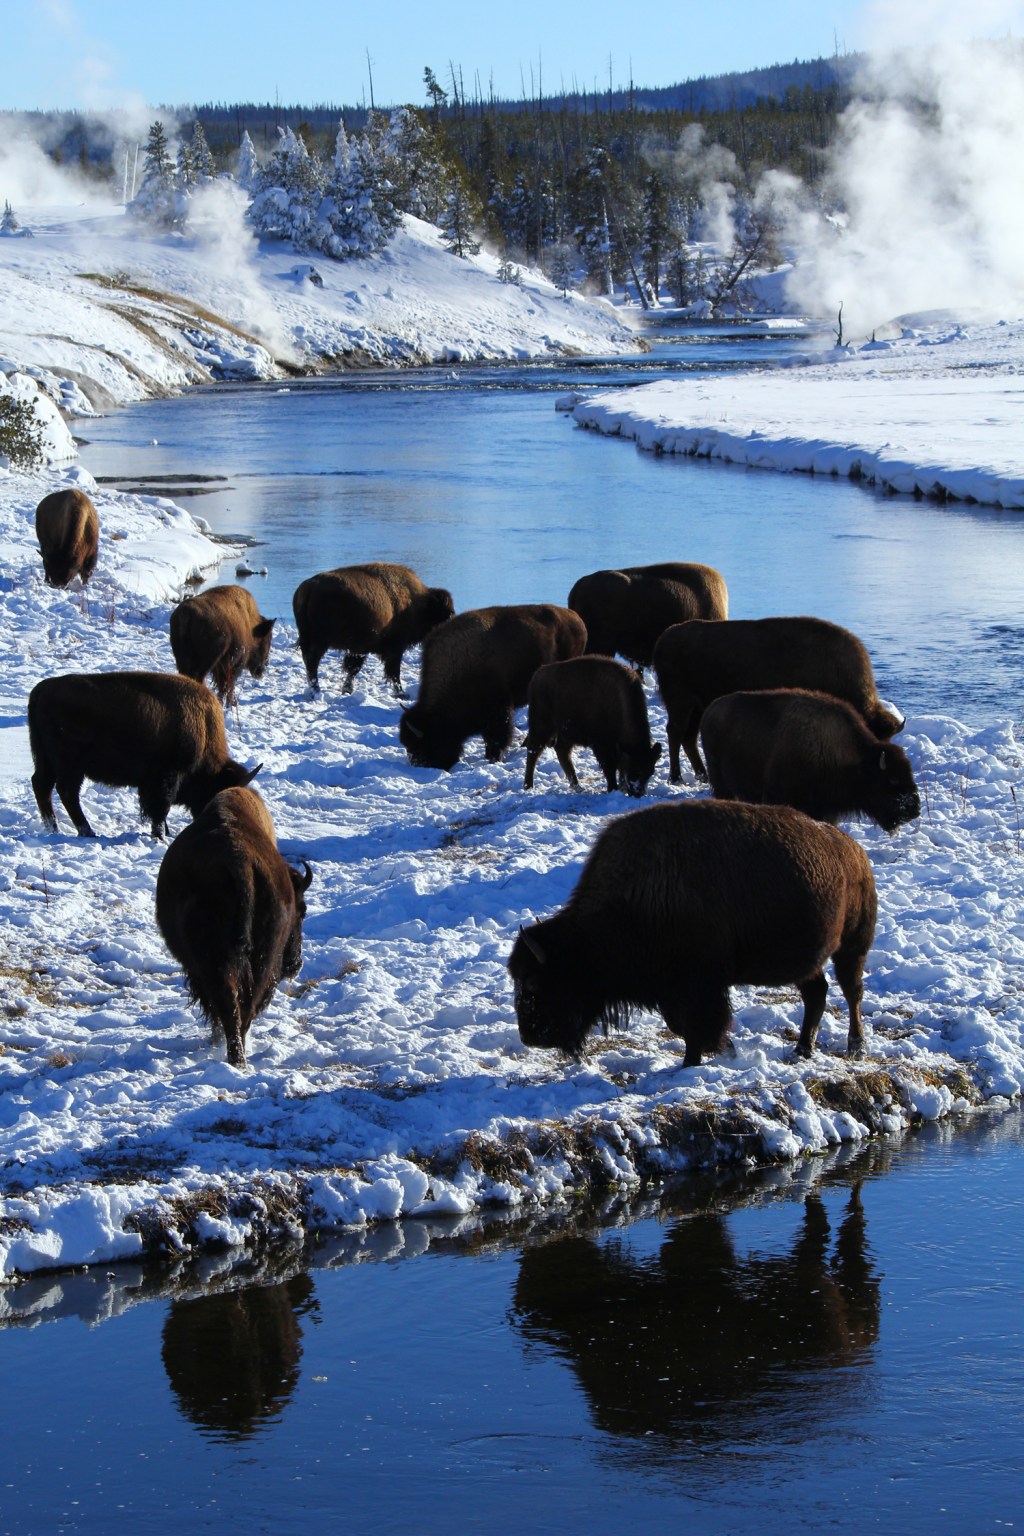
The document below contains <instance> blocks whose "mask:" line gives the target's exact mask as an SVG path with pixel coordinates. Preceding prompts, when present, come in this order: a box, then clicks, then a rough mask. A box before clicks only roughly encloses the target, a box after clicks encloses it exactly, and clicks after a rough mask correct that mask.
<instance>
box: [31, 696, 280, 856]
mask: <svg viewBox="0 0 1024 1536" xmlns="http://www.w3.org/2000/svg"><path fill="white" fill-rule="evenodd" d="M28 736H29V745H30V747H31V748H32V760H33V762H34V764H35V773H34V774H33V775H32V789H33V791H34V793H35V797H36V804H37V805H38V806H39V812H40V815H41V816H42V818H43V820H44V822H45V823H46V825H47V826H48V827H49V828H50V829H51V831H56V828H57V818H56V816H55V815H54V811H53V791H54V788H56V790H57V793H58V795H59V796H60V798H61V801H62V803H63V805H64V809H65V810H66V811H67V813H68V815H69V816H70V817H71V820H72V821H73V822H74V824H75V826H76V827H77V828H78V832H79V834H80V836H82V837H93V836H95V834H94V832H93V829H92V827H91V826H90V825H89V823H88V821H87V820H86V817H85V813H84V811H83V810H82V805H81V801H80V800H79V791H80V790H81V788H82V782H83V780H85V779H94V780H95V781H96V783H97V784H110V785H115V786H121V787H124V788H135V789H137V790H138V792H139V804H140V806H141V807H142V814H143V816H146V817H148V818H149V820H150V823H151V825H152V829H153V836H154V837H161V836H162V835H163V833H164V832H165V831H166V830H167V813H168V811H169V810H170V808H171V806H172V805H184V806H187V807H188V809H189V810H190V811H191V813H192V815H193V816H195V815H197V814H198V813H199V812H200V811H201V810H202V809H203V806H204V805H206V803H207V801H208V800H210V799H212V797H213V796H214V795H215V794H216V793H217V791H218V790H221V789H229V788H231V787H232V786H235V785H242V784H248V783H249V782H250V780H251V779H253V778H255V776H256V774H257V773H259V767H256V768H252V769H248V768H243V767H242V765H241V763H236V762H235V761H234V760H233V759H232V758H230V757H229V756H228V746H227V738H226V736H225V734H224V713H223V711H222V709H221V707H220V705H219V704H218V702H217V700H216V699H215V698H214V696H213V694H212V693H211V692H210V690H209V688H206V687H204V685H203V684H202V683H196V682H193V680H192V679H191V678H189V677H178V676H176V675H175V674H174V673H170V672H93V673H82V672H79V673H74V672H72V673H69V674H68V675H67V676H65V677H48V678H45V679H44V680H43V681H42V682H41V683H37V684H36V686H35V687H34V688H33V690H32V692H31V694H30V695H29V700H28ZM260 766H262V765H260Z"/></svg>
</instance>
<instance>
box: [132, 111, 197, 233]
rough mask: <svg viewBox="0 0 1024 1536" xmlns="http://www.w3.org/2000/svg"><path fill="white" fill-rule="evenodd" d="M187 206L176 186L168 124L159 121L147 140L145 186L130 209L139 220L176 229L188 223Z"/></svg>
mask: <svg viewBox="0 0 1024 1536" xmlns="http://www.w3.org/2000/svg"><path fill="white" fill-rule="evenodd" d="M186 206H187V197H184V198H183V197H182V196H180V195H179V192H178V188H177V186H176V184H175V175H174V166H173V164H172V162H171V155H170V149H169V147H168V144H167V135H166V133H165V132H164V125H163V123H161V122H159V121H158V122H155V123H154V124H153V125H152V127H151V128H150V130H149V138H148V139H147V141H146V158H145V161H144V164H143V171H142V184H141V185H140V187H139V190H138V194H137V196H136V197H135V198H134V199H133V201H132V202H131V203H130V204H129V207H130V208H131V211H132V213H133V214H135V215H136V217H138V218H142V219H145V220H146V222H147V223H150V224H156V225H159V226H160V227H162V228H164V229H174V228H180V227H181V225H182V224H183V223H184V220H185V210H186Z"/></svg>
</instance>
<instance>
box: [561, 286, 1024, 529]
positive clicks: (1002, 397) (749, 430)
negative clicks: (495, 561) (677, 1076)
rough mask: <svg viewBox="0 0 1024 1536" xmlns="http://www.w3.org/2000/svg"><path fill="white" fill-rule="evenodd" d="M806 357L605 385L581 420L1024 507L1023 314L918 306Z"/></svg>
mask: <svg viewBox="0 0 1024 1536" xmlns="http://www.w3.org/2000/svg"><path fill="white" fill-rule="evenodd" d="M892 330H893V333H894V334H893V336H892V337H891V338H889V339H875V338H872V340H871V341H869V342H866V343H864V344H862V345H860V346H859V347H851V348H837V349H833V350H832V351H830V352H829V353H828V354H826V357H827V360H818V361H815V360H813V359H808V360H807V361H806V363H805V364H804V365H802V366H795V367H792V366H791V367H789V368H787V369H785V371H784V373H783V374H782V375H781V376H780V372H779V370H771V371H767V372H761V373H750V374H735V373H730V374H727V375H725V376H717V377H715V376H710V375H701V376H700V377H699V378H695V379H692V380H690V379H687V380H672V381H662V382H659V383H656V384H643V385H639V386H638V387H636V388H635V389H619V390H607V391H605V392H603V393H601V394H597V395H591V396H588V397H587V398H585V399H583V400H580V401H577V402H575V403H574V404H573V405H572V415H573V417H574V418H575V420H576V421H578V422H579V424H580V425H581V426H584V427H589V428H592V429H593V430H595V431H598V432H604V433H608V434H611V435H618V436H621V437H627V438H631V439H632V440H633V441H634V442H635V443H636V444H637V446H638V447H639V448H643V449H646V450H648V451H649V452H653V453H683V454H688V455H690V456H691V457H696V458H713V459H725V460H727V461H728V462H730V463H734V464H745V465H750V466H752V467H754V468H759V469H781V470H803V471H806V472H808V473H811V474H829V475H848V476H850V477H851V478H854V479H862V480H865V481H867V482H868V483H870V484H874V485H880V486H884V487H886V488H887V489H889V490H892V491H900V492H904V493H910V494H915V495H923V496H933V497H936V498H938V499H940V500H944V499H947V498H955V499H958V500H963V501H976V502H983V503H986V504H989V505H992V506H998V507H1008V508H1014V509H1018V508H1021V507H1024V473H1022V470H1021V456H1020V373H1021V371H1022V369H1024V320H1021V319H1015V320H1013V321H1012V322H1010V321H1001V322H998V323H981V322H975V323H965V322H962V321H958V320H956V319H953V318H950V317H947V316H932V317H928V316H923V317H914V320H913V323H912V322H911V321H910V320H908V321H907V322H905V323H903V324H901V325H895V326H894V327H892Z"/></svg>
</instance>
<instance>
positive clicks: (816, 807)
mask: <svg viewBox="0 0 1024 1536" xmlns="http://www.w3.org/2000/svg"><path fill="white" fill-rule="evenodd" d="M700 733H701V744H702V746H703V748H704V757H705V759H706V761H707V765H708V778H709V779H710V780H711V788H712V789H713V790H714V792H715V794H716V796H717V797H718V799H719V800H752V801H755V802H759V803H760V804H762V805H792V806H795V808H796V809H797V810H798V811H806V812H807V815H808V816H813V817H814V818H815V820H816V821H838V820H839V819H840V817H843V816H853V815H858V814H863V815H865V816H870V818H871V820H872V821H875V822H877V823H878V825H879V826H880V827H883V828H884V829H885V831H886V832H895V830H896V828H897V827H901V826H902V825H903V823H904V822H906V821H913V820H914V818H915V816H920V814H921V797H920V795H919V794H918V792H917V785H916V783H915V782H914V770H913V769H912V768H911V766H910V762H909V760H908V758H907V754H906V753H905V752H904V750H903V748H902V747H897V746H894V745H893V744H892V742H880V741H879V739H878V737H877V736H874V735H873V734H872V733H871V731H869V730H868V728H867V726H866V725H865V724H864V721H863V719H862V717H861V716H860V715H859V714H858V713H857V711H856V710H855V709H854V707H853V705H852V704H847V703H846V702H845V700H843V699H833V698H830V697H829V696H828V695H827V694H824V693H809V692H807V691H805V690H803V689H799V688H794V689H785V688H776V689H771V690H768V691H766V692H764V693H726V694H723V695H722V697H721V698H720V699H714V700H713V701H712V702H711V703H710V704H709V705H708V707H707V709H706V710H705V711H704V715H703V718H702V720H701V725H700Z"/></svg>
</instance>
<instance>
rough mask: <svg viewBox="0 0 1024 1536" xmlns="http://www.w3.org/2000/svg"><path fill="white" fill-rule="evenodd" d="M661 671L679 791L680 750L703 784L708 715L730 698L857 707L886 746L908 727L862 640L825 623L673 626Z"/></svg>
mask: <svg viewBox="0 0 1024 1536" xmlns="http://www.w3.org/2000/svg"><path fill="white" fill-rule="evenodd" d="M654 670H655V673H656V675H657V678H658V687H659V688H660V690H661V697H662V699H663V701H664V703H665V708H666V710H667V712H668V749H669V777H670V778H671V780H672V782H673V784H675V783H678V780H679V748H680V746H682V748H683V750H684V751H685V753H686V755H687V757H688V758H689V760H690V765H691V767H692V768H693V771H694V773H695V774H696V775H697V777H698V778H699V779H703V778H706V777H707V774H706V772H705V769H704V763H703V761H702V759H701V755H700V752H699V751H698V750H697V732H698V731H699V729H700V720H701V715H702V714H703V712H704V710H705V709H706V708H707V707H708V705H709V704H710V703H711V701H712V699H717V698H718V697H719V696H720V695H721V694H723V693H737V692H740V691H744V692H745V691H747V690H750V689H765V688H808V689H813V690H814V691H815V692H819V693H828V694H831V695H832V696H833V698H837V699H845V700H846V701H847V703H848V704H852V705H853V707H854V709H856V710H857V711H858V712H859V713H860V714H861V715H862V716H863V718H864V720H865V721H866V723H867V725H868V727H869V728H870V729H871V730H872V731H874V733H875V735H876V736H878V737H879V738H880V739H882V740H884V741H888V740H889V737H890V736H895V735H896V732H897V731H901V730H902V729H903V727H904V725H905V724H906V721H905V720H904V719H903V717H902V716H901V715H897V714H896V713H894V712H893V710H892V707H891V706H890V705H887V704H883V702H882V701H881V699H880V698H879V697H878V692H877V690H876V688H875V676H874V673H873V672H872V670H871V660H870V658H869V656H868V653H867V651H866V650H865V649H864V646H863V645H862V644H861V642H860V641H859V640H858V639H857V636H856V635H853V634H851V633H850V631H849V630H848V629H842V628H840V626H839V625H838V624H830V623H829V622H828V621H827V620H826V619H814V618H777V619H776V618H773V619H730V621H729V623H728V624H709V623H706V622H704V621H702V620H697V621H695V622H693V623H690V624H673V625H672V627H671V629H667V630H666V631H665V633H664V634H663V635H662V637H661V639H660V640H659V641H658V643H657V645H656V646H655V648H654Z"/></svg>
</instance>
